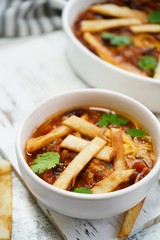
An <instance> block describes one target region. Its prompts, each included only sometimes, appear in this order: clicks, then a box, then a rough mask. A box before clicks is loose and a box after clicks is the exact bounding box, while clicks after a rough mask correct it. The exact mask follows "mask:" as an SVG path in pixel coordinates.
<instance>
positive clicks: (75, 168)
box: [53, 137, 106, 190]
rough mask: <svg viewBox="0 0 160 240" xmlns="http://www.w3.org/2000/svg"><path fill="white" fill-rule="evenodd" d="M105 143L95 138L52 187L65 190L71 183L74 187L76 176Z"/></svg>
mask: <svg viewBox="0 0 160 240" xmlns="http://www.w3.org/2000/svg"><path fill="white" fill-rule="evenodd" d="M105 144H106V142H105V141H104V140H103V139H101V138H99V137H95V138H94V139H93V140H92V141H91V142H90V143H89V144H88V145H87V146H86V147H85V148H84V149H83V150H82V151H81V152H80V153H79V154H78V155H77V156H76V157H75V158H74V159H73V160H72V161H71V162H70V164H69V165H68V166H67V167H66V168H65V170H64V171H63V172H62V173H61V175H60V176H59V178H58V179H57V180H56V181H55V182H54V184H53V186H55V187H58V188H61V189H64V190H65V189H67V188H68V187H69V186H70V185H71V182H72V185H74V182H75V179H76V177H77V175H78V174H79V173H80V172H81V171H82V169H83V168H84V167H85V166H86V164H87V163H88V162H89V161H90V160H91V159H92V158H93V157H94V156H95V155H96V154H97V153H98V152H99V151H100V150H101V149H102V148H103V147H104V145H105Z"/></svg>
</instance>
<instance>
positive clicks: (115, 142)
mask: <svg viewBox="0 0 160 240" xmlns="http://www.w3.org/2000/svg"><path fill="white" fill-rule="evenodd" d="M110 133H111V142H112V146H113V147H114V149H115V156H114V159H113V166H114V169H115V170H125V169H127V166H126V161H125V158H124V149H123V137H122V129H118V128H111V129H110Z"/></svg>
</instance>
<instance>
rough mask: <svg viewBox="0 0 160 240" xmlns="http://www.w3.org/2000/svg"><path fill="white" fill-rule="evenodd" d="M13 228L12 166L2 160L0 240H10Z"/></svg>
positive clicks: (0, 160)
mask: <svg viewBox="0 0 160 240" xmlns="http://www.w3.org/2000/svg"><path fill="white" fill-rule="evenodd" d="M11 228H12V178H11V164H10V163H9V162H8V161H6V160H3V159H2V158H0V240H7V239H8V240H9V239H10V237H11Z"/></svg>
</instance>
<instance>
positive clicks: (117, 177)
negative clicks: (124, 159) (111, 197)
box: [91, 169, 135, 193]
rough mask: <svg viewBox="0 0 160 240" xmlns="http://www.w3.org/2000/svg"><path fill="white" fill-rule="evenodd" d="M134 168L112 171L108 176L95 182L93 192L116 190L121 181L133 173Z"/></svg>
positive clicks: (126, 179)
mask: <svg viewBox="0 0 160 240" xmlns="http://www.w3.org/2000/svg"><path fill="white" fill-rule="evenodd" d="M134 171H135V170H134V169H129V170H122V171H113V172H112V173H111V174H110V175H109V176H108V177H106V178H104V179H103V180H101V181H99V182H97V183H96V184H95V185H94V187H93V188H91V190H92V192H93V193H107V192H112V191H114V190H116V188H117V187H118V186H119V185H120V184H121V183H122V182H126V181H128V179H129V177H130V176H131V175H132V174H133V173H134Z"/></svg>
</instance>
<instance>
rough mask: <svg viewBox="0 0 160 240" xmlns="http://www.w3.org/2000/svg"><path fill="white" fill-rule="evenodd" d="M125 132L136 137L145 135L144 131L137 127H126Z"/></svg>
mask: <svg viewBox="0 0 160 240" xmlns="http://www.w3.org/2000/svg"><path fill="white" fill-rule="evenodd" d="M127 133H128V134H129V135H131V136H132V137H138V138H141V137H144V136H146V135H147V132H146V131H144V130H140V129H137V128H130V129H127Z"/></svg>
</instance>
